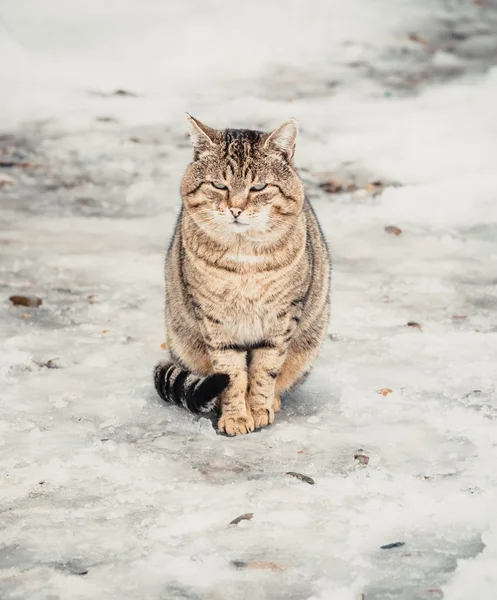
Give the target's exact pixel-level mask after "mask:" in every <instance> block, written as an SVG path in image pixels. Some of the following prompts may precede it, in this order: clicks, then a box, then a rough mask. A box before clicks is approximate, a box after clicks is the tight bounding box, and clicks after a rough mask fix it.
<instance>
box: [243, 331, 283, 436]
mask: <svg viewBox="0 0 497 600" xmlns="http://www.w3.org/2000/svg"><path fill="white" fill-rule="evenodd" d="M285 354H286V348H285V346H284V345H282V344H281V343H280V344H278V343H277V342H276V341H275V342H272V343H271V347H267V348H257V349H254V350H251V358H250V366H249V394H248V403H249V407H250V411H251V412H252V416H253V417H254V425H255V427H256V428H258V427H265V426H266V425H269V424H270V423H272V422H273V421H274V413H275V411H278V410H279V408H280V402H279V396H278V395H277V393H276V389H275V382H276V378H277V377H278V373H279V371H280V369H281V366H282V364H283V362H284V360H285Z"/></svg>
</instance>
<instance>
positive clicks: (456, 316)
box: [452, 315, 468, 321]
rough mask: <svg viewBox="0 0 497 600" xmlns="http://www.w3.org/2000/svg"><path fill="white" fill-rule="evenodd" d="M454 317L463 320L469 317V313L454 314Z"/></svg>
mask: <svg viewBox="0 0 497 600" xmlns="http://www.w3.org/2000/svg"><path fill="white" fill-rule="evenodd" d="M452 318H453V319H457V320H460V321H462V320H464V319H467V318H468V315H452Z"/></svg>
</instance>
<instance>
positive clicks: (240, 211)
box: [230, 206, 242, 219]
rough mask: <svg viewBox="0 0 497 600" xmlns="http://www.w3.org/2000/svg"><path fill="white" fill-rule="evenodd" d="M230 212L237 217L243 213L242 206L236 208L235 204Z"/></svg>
mask: <svg viewBox="0 0 497 600" xmlns="http://www.w3.org/2000/svg"><path fill="white" fill-rule="evenodd" d="M230 212H231V214H232V215H233V216H234V217H235V219H236V218H237V217H239V216H240V215H241V214H242V209H241V208H235V207H234V206H232V207H231V208H230Z"/></svg>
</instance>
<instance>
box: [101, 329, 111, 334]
mask: <svg viewBox="0 0 497 600" xmlns="http://www.w3.org/2000/svg"><path fill="white" fill-rule="evenodd" d="M109 331H110V329H102V333H109Z"/></svg>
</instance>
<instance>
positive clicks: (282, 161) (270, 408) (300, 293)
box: [154, 115, 330, 435]
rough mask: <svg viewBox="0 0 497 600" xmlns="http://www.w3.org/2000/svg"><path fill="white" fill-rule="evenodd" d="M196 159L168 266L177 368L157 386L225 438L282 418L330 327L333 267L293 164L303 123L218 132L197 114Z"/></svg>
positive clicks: (169, 322)
mask: <svg viewBox="0 0 497 600" xmlns="http://www.w3.org/2000/svg"><path fill="white" fill-rule="evenodd" d="M187 118H188V120H189V123H190V135H191V140H192V144H193V150H194V156H193V161H192V163H191V164H190V165H189V166H188V168H187V170H186V173H185V175H184V177H183V181H182V183H181V196H182V199H183V206H182V210H181V213H180V215H179V217H178V221H177V223H176V229H175V232H174V237H173V240H172V242H171V245H170V247H169V251H168V254H167V261H166V329H167V342H168V347H169V352H170V360H169V361H168V362H166V363H160V364H159V365H157V366H156V368H155V372H154V380H155V387H156V389H157V391H158V393H159V395H160V396H161V397H162V398H163V399H164V400H166V401H169V402H174V403H176V404H180V405H182V406H184V407H185V408H187V409H188V410H190V411H191V412H194V413H198V412H209V411H211V410H213V409H214V408H216V407H219V408H220V409H221V417H220V419H219V424H218V427H219V430H220V431H224V432H226V433H227V434H228V435H237V434H244V433H248V432H250V431H253V430H254V428H258V427H265V426H266V425H268V424H269V423H272V422H273V419H274V413H275V411H278V410H279V408H280V395H281V394H282V393H283V392H285V391H286V390H288V389H289V388H290V387H291V386H292V385H294V384H295V383H297V382H299V380H301V379H302V378H303V377H304V375H305V374H306V373H307V371H308V370H309V368H310V365H311V363H312V361H313V360H314V358H315V357H316V355H317V352H318V350H319V347H320V345H321V342H322V341H323V339H324V337H325V335H326V332H327V325H328V319H329V287H330V259H329V256H328V251H327V247H326V243H325V241H324V239H323V235H322V233H321V230H320V228H319V224H318V222H317V219H316V216H315V214H314V212H313V210H312V208H311V205H310V204H309V202H308V201H307V199H306V198H305V194H304V188H303V186H302V182H301V181H300V179H299V176H298V174H297V171H296V169H295V167H294V165H293V155H294V150H295V140H296V137H297V122H296V121H295V120H294V119H290V120H289V121H286V122H285V123H283V125H281V126H280V127H278V128H277V129H276V130H274V131H273V132H272V133H269V134H268V133H263V132H261V131H250V130H246V129H226V130H216V129H211V128H210V127H207V126H206V125H204V124H202V123H201V122H200V121H198V120H197V119H194V118H193V117H191V116H190V115H187Z"/></svg>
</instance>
